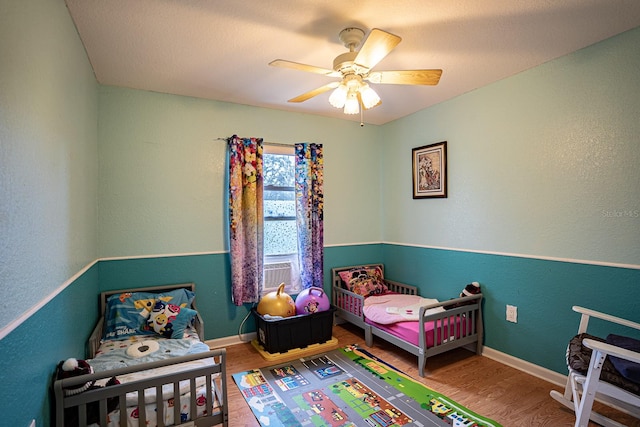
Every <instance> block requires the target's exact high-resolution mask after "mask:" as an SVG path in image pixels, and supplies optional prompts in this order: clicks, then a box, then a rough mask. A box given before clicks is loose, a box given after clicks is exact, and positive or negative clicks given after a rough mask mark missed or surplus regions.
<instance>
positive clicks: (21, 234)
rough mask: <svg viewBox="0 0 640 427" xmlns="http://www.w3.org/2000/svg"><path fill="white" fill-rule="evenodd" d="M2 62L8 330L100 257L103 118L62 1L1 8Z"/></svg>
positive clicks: (2, 266) (2, 239) (2, 247)
mask: <svg viewBox="0 0 640 427" xmlns="http://www.w3.org/2000/svg"><path fill="white" fill-rule="evenodd" d="M0 58H1V59H0V299H1V300H2V301H3V302H4V308H3V310H2V311H1V312H0V328H4V327H5V326H6V325H7V324H8V323H9V322H10V321H12V320H14V319H16V318H17V317H19V316H21V315H23V314H25V313H26V312H27V311H28V310H29V309H31V308H33V307H34V306H36V305H37V304H38V303H40V302H41V300H42V299H43V296H46V295H49V294H50V293H52V292H54V291H55V290H56V289H57V288H59V287H60V285H62V284H63V283H64V282H66V281H67V280H68V279H69V278H70V277H72V276H73V275H75V274H76V273H77V272H78V271H79V270H80V269H82V268H83V267H84V266H85V265H87V264H88V263H90V262H92V261H93V260H95V259H96V254H97V231H96V218H97V203H96V202H97V188H98V174H97V167H98V159H97V126H98V114H97V84H96V81H95V78H94V75H93V71H92V69H91V66H90V64H89V61H88V60H87V57H86V55H85V52H84V48H83V46H82V44H81V43H80V40H79V38H78V35H77V33H76V31H75V27H74V26H73V22H72V21H71V18H70V16H69V12H68V11H67V9H66V7H65V4H64V2H63V1H38V0H24V1H14V0H0ZM3 330H4V329H3ZM1 333H3V332H1Z"/></svg>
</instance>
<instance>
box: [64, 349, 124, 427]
mask: <svg viewBox="0 0 640 427" xmlns="http://www.w3.org/2000/svg"><path fill="white" fill-rule="evenodd" d="M88 374H93V368H92V367H91V365H90V364H89V363H88V362H87V361H86V360H81V359H75V358H69V359H67V360H63V361H60V363H58V367H57V369H56V379H58V380H62V379H65V378H71V377H77V376H80V375H88ZM117 384H120V381H118V379H117V378H116V377H111V378H110V379H109V381H107V383H106V385H105V387H108V386H112V385H117ZM98 388H102V386H99V385H96V384H95V380H92V381H87V382H86V383H83V384H79V385H75V386H70V387H64V388H63V389H62V390H63V392H64V395H65V396H73V395H76V394H80V393H83V392H85V391H87V390H94V389H98ZM117 408H118V398H117V397H111V398H108V399H107V412H112V411H114V410H116V409H117ZM64 419H65V422H64V425H65V427H67V426H68V427H75V426H77V425H79V424H80V423H79V421H78V408H77V407H71V408H66V409H65V410H64ZM99 422H100V412H99V402H98V401H95V402H90V403H88V404H87V420H86V423H87V425H90V424H98V423H99Z"/></svg>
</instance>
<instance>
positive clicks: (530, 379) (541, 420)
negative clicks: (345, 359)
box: [227, 324, 640, 427]
mask: <svg viewBox="0 0 640 427" xmlns="http://www.w3.org/2000/svg"><path fill="white" fill-rule="evenodd" d="M333 336H334V337H335V338H337V339H338V341H339V345H340V346H343V345H348V344H359V345H361V346H362V347H363V348H367V347H366V346H365V344H364V333H363V332H362V330H361V329H359V328H356V327H354V326H352V325H349V324H344V325H337V326H334V329H333ZM369 350H370V351H371V352H372V353H374V354H375V355H376V356H378V357H380V358H382V359H383V360H385V361H387V362H388V363H390V364H392V365H394V366H395V367H397V368H398V369H400V370H402V371H403V372H405V373H407V374H409V375H411V376H412V377H413V378H414V379H416V380H419V381H420V382H422V383H424V384H425V385H427V386H428V387H430V388H432V389H434V390H437V391H439V392H440V393H443V394H445V395H447V396H449V397H450V398H451V399H453V400H455V401H457V402H458V403H460V404H462V405H464V406H466V407H467V408H469V409H470V410H472V411H474V412H477V413H479V414H482V415H484V416H486V417H489V418H492V419H493V420H495V421H497V422H499V423H501V424H502V425H503V426H504V427H511V426H514V427H521V426H550V427H560V426H573V425H574V422H575V417H574V415H573V412H572V411H570V410H569V409H567V408H565V407H563V406H562V405H561V404H560V403H558V402H556V401H555V400H553V399H552V398H551V397H550V396H549V391H550V390H552V389H556V390H561V388H560V387H558V386H555V385H553V384H551V383H548V382H546V381H544V380H542V379H539V378H537V377H534V376H531V375H528V374H526V373H524V372H522V371H519V370H517V369H515V368H511V367H509V366H506V365H503V364H501V363H499V362H496V361H494V360H492V359H489V358H487V357H483V356H477V355H475V354H474V353H472V352H470V351H467V350H464V349H457V350H454V351H451V352H448V353H445V354H441V355H438V356H435V357H432V358H430V359H429V360H428V361H427V370H428V372H427V376H426V377H425V378H420V376H419V375H418V370H417V358H416V357H415V356H413V355H412V354H409V353H407V352H405V351H403V350H400V349H398V348H397V347H394V346H392V345H390V344H388V343H386V342H384V341H382V340H379V339H378V340H376V341H375V343H374V346H373V347H372V348H369ZM271 365H274V363H273V362H270V361H267V360H265V359H264V358H263V357H262V356H261V355H260V353H258V352H257V351H256V350H255V349H254V348H253V346H252V345H251V343H243V344H237V345H233V346H229V347H227V377H228V378H227V387H228V399H229V418H230V425H231V426H232V427H236V426H244V427H259V426H260V424H258V422H257V421H256V419H255V417H254V416H253V414H252V412H251V409H249V406H248V405H247V404H246V402H245V401H244V398H243V397H242V395H241V394H240V391H239V390H238V388H237V387H236V385H235V383H234V382H233V379H232V378H231V374H233V373H237V372H241V371H245V370H248V369H253V368H263V367H267V366H271ZM597 409H598V410H599V411H600V412H601V413H603V414H604V415H607V416H609V417H611V418H613V419H615V420H616V421H618V422H620V423H622V424H624V425H628V426H634V427H640V420H637V419H635V418H633V417H630V416H628V415H626V414H621V413H620V412H617V411H615V410H612V409H610V408H608V407H606V406H601V405H598V406H597ZM596 425H597V424H595V423H591V424H590V426H596Z"/></svg>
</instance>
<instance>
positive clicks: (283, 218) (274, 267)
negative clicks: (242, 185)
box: [263, 144, 300, 294]
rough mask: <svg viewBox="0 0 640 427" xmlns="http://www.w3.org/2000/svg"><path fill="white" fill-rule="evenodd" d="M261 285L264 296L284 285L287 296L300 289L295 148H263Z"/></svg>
mask: <svg viewBox="0 0 640 427" xmlns="http://www.w3.org/2000/svg"><path fill="white" fill-rule="evenodd" d="M263 182H264V194H263V209H264V286H263V294H264V293H267V292H271V291H274V290H276V289H277V287H278V286H279V285H280V283H282V282H284V283H285V285H286V287H285V290H286V292H287V293H289V294H295V293H298V292H299V290H300V275H299V268H298V235H297V229H296V199H295V157H294V148H293V146H291V147H281V146H274V145H267V144H265V146H264V153H263Z"/></svg>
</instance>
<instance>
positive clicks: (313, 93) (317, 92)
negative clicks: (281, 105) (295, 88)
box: [288, 82, 340, 102]
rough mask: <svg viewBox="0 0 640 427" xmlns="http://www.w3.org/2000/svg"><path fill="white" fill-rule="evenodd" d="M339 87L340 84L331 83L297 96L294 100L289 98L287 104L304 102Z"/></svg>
mask: <svg viewBox="0 0 640 427" xmlns="http://www.w3.org/2000/svg"><path fill="white" fill-rule="evenodd" d="M338 86H340V82H331V83H329V84H326V85H324V86H320V87H319V88H316V89H314V90H311V91H309V92H307V93H303V94H302V95H298V96H296V97H295V98H291V99H290V100H289V101H288V102H304V101H306V100H307V99H310V98H313V97H314V96H317V95H320V94H321V93H325V92H327V91H330V90H331V89H335V88H337V87H338Z"/></svg>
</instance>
